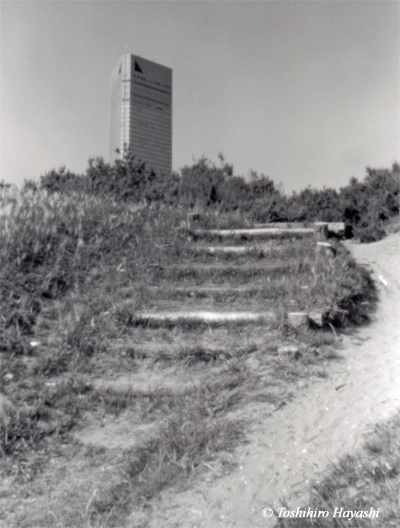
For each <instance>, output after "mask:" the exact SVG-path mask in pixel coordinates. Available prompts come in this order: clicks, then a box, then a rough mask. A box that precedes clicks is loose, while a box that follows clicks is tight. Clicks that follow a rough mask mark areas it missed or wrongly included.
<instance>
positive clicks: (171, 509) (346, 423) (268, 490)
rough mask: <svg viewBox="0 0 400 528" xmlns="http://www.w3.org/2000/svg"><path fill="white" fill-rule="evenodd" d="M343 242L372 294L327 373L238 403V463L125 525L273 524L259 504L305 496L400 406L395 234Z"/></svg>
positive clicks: (203, 527)
mask: <svg viewBox="0 0 400 528" xmlns="http://www.w3.org/2000/svg"><path fill="white" fill-rule="evenodd" d="M348 247H349V249H350V251H351V252H352V253H353V255H354V257H355V258H356V260H357V261H358V262H359V263H360V264H363V265H366V266H368V267H369V268H370V269H371V270H372V272H373V277H374V279H375V281H376V282H377V285H378V290H379V294H380V302H379V305H378V310H377V312H376V314H375V317H374V320H373V321H372V322H371V323H370V324H369V325H368V326H364V327H362V328H360V329H358V330H357V331H356V332H355V333H352V334H351V335H348V336H343V338H342V349H341V354H342V356H343V360H342V361H341V362H336V363H335V364H333V365H332V366H331V370H330V376H329V378H328V379H325V380H320V381H315V380H313V381H312V382H308V383H307V384H306V385H305V386H304V387H301V386H300V387H298V386H296V387H293V393H294V394H295V396H296V397H295V398H293V400H292V401H290V402H286V404H285V405H282V407H280V408H279V409H278V410H276V409H275V410H274V411H271V405H269V404H265V405H264V404H263V403H259V402H257V403H251V404H249V405H248V406H247V407H246V408H245V409H241V413H242V415H243V416H244V417H246V419H247V423H248V424H249V425H248V430H247V431H246V436H247V440H248V441H247V443H246V444H244V445H242V446H241V447H240V448H238V449H237V450H236V451H235V460H236V462H237V467H236V469H235V470H234V471H233V472H231V473H229V474H228V475H223V474H222V473H221V472H220V471H219V468H218V467H215V468H213V467H212V465H210V471H209V472H208V473H207V474H206V475H205V476H204V477H202V478H201V479H200V480H199V481H197V483H196V484H193V486H192V487H191V489H188V490H187V491H182V492H180V493H177V492H176V491H175V492H174V491H173V490H169V491H167V492H165V493H164V495H163V497H162V499H161V500H160V502H158V503H157V505H155V506H154V507H153V509H152V512H151V513H150V512H149V511H147V512H146V519H142V520H141V519H138V518H137V517H136V518H133V517H132V518H131V519H130V521H131V524H129V522H128V523H127V525H132V526H148V527H151V528H156V527H157V528H158V527H159V526H161V525H162V526H163V527H164V528H173V527H180V528H189V527H190V528H210V527H223V528H233V527H236V528H250V527H251V528H258V527H260V528H261V527H263V528H264V527H267V528H268V527H272V526H274V525H275V523H276V517H272V518H270V519H266V518H264V517H263V516H262V510H263V508H265V507H271V508H275V509H276V508H278V507H280V506H282V501H286V505H288V506H289V507H290V508H295V507H297V506H307V501H308V493H309V488H308V485H309V483H310V481H311V480H315V479H318V475H320V474H321V472H322V471H323V470H324V469H326V467H327V466H328V465H329V464H330V463H331V462H334V461H336V460H337V459H338V458H339V457H340V456H342V455H344V454H346V453H351V452H353V451H354V450H356V449H357V448H358V447H359V446H360V444H361V441H362V439H363V435H365V434H366V433H367V432H368V430H369V426H370V425H372V424H374V423H376V422H378V421H381V420H385V419H387V418H389V417H390V416H392V415H393V414H394V412H395V411H396V410H397V409H398V408H399V407H400V324H399V323H400V310H399V308H400V234H399V233H397V234H393V235H390V236H389V237H387V238H386V239H384V240H382V241H380V242H377V243H373V244H368V245H365V244H356V243H349V244H348ZM338 506H340V505H338ZM371 506H372V507H373V506H374V505H372V504H371ZM149 514H150V518H149ZM141 521H143V523H144V524H141Z"/></svg>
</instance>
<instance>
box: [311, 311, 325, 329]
mask: <svg viewBox="0 0 400 528" xmlns="http://www.w3.org/2000/svg"><path fill="white" fill-rule="evenodd" d="M308 318H309V320H310V321H311V322H312V323H313V324H314V325H316V326H319V327H320V328H322V327H323V326H324V314H323V313H321V312H310V313H309V314H308Z"/></svg>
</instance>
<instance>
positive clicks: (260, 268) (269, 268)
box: [165, 262, 293, 275]
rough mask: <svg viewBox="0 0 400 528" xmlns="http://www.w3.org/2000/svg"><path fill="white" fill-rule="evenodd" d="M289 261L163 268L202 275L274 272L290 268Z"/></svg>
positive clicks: (168, 270) (184, 265) (180, 265)
mask: <svg viewBox="0 0 400 528" xmlns="http://www.w3.org/2000/svg"><path fill="white" fill-rule="evenodd" d="M292 267H293V265H292V263H291V262H277V263H276V264H263V263H261V264H250V265H249V264H244V265H235V264H232V265H223V264H192V265H190V264H175V265H171V266H168V268H166V269H165V271H167V272H175V273H179V274H181V275H192V274H193V275H202V274H203V275H204V274H212V273H214V274H215V273H220V274H226V273H238V274H242V275H244V274H247V275H248V274H256V273H265V274H274V273H285V272H288V271H290V270H291V269H292Z"/></svg>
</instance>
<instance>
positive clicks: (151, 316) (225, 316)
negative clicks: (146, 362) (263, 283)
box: [134, 311, 276, 325]
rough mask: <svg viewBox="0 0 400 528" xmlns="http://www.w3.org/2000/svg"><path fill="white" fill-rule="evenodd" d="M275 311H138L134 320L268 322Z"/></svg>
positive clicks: (158, 321)
mask: <svg viewBox="0 0 400 528" xmlns="http://www.w3.org/2000/svg"><path fill="white" fill-rule="evenodd" d="M275 319H276V314H275V313H274V312H208V311H199V312H184V311H180V312H137V313H136V314H135V315H134V321H135V322H136V323H138V324H156V325H162V324H179V323H197V324H227V323H267V322H271V321H274V320H275Z"/></svg>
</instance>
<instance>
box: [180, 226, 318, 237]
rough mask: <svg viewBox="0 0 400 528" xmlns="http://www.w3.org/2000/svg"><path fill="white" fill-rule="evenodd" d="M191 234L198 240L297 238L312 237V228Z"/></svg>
mask: <svg viewBox="0 0 400 528" xmlns="http://www.w3.org/2000/svg"><path fill="white" fill-rule="evenodd" d="M189 234H190V235H191V236H193V237H197V238H206V237H220V238H271V237H282V236H289V237H296V236H312V235H314V228H312V227H293V228H288V229H282V228H262V229H194V230H189Z"/></svg>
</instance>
